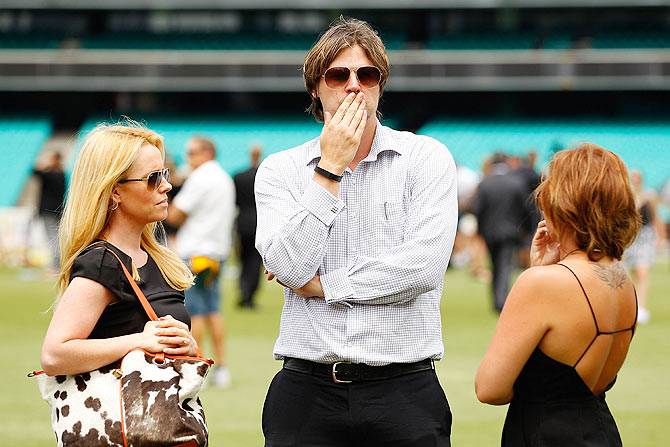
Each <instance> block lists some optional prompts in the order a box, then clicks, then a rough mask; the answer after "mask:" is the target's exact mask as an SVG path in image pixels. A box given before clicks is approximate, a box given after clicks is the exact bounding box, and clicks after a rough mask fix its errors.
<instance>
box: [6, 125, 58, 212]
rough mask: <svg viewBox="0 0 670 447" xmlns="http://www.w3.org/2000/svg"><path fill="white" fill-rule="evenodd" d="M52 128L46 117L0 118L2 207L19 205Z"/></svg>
mask: <svg viewBox="0 0 670 447" xmlns="http://www.w3.org/2000/svg"><path fill="white" fill-rule="evenodd" d="M51 131H52V127H51V120H50V119H49V118H46V117H31V118H27V117H0V191H2V194H1V195H0V207H7V206H15V205H16V202H17V200H18V198H19V196H20V195H21V191H22V190H23V187H24V185H25V183H26V180H28V177H30V175H31V173H32V170H33V165H34V162H35V158H36V157H37V155H38V154H39V152H40V150H41V149H42V146H43V145H44V143H46V141H47V139H48V138H49V136H50V135H51Z"/></svg>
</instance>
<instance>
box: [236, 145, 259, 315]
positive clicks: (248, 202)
mask: <svg viewBox="0 0 670 447" xmlns="http://www.w3.org/2000/svg"><path fill="white" fill-rule="evenodd" d="M250 154H251V167H250V168H249V169H247V170H246V171H243V172H240V173H239V174H237V175H235V177H234V178H233V181H234V182H235V193H236V195H235V204H236V205H237V208H238V211H239V213H238V215H237V235H238V236H239V239H240V262H241V264H242V272H241V273H240V301H239V303H238V305H239V306H240V307H249V308H253V307H254V293H255V292H256V289H257V288H258V277H259V276H260V270H261V263H262V261H261V255H259V254H258V251H257V250H256V247H255V242H254V240H255V238H256V200H255V198H254V181H255V179H256V171H258V162H259V161H260V159H261V147H260V145H258V144H254V145H253V146H252V147H251V150H250Z"/></svg>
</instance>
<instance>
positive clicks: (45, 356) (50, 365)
mask: <svg viewBox="0 0 670 447" xmlns="http://www.w3.org/2000/svg"><path fill="white" fill-rule="evenodd" d="M113 298H114V296H113V295H112V293H111V292H110V291H109V290H107V289H106V288H105V287H104V286H102V285H101V284H99V283H97V282H95V281H93V280H90V279H87V278H83V277H76V278H74V279H73V280H72V282H71V283H70V285H69V286H68V288H67V289H66V290H65V293H63V296H62V297H61V299H60V301H59V303H58V306H57V307H56V310H55V312H54V316H53V318H52V319H51V323H50V324H49V328H48V329H47V333H46V335H45V337H44V343H43V344H42V356H41V357H42V368H43V369H44V372H45V373H47V374H48V375H51V376H53V375H61V374H79V373H83V372H87V371H92V370H94V369H97V368H100V367H101V366H104V365H108V364H110V363H112V362H114V361H116V360H119V359H120V358H121V357H123V356H124V355H126V354H127V353H128V352H129V351H131V350H132V349H135V348H142V349H145V350H147V351H149V352H165V353H166V354H181V355H184V354H187V353H189V354H192V353H193V352H195V351H194V347H195V342H194V341H193V338H192V337H191V335H190V333H189V331H188V327H187V326H186V325H185V324H184V323H182V322H178V321H177V320H174V319H173V318H172V317H164V318H162V319H161V320H160V321H157V322H154V321H149V322H148V323H147V324H146V325H145V327H144V331H143V332H139V333H135V334H129V335H123V336H120V337H113V338H107V339H91V340H89V339H87V337H88V336H89V335H90V334H91V332H92V331H93V328H94V327H95V325H96V323H97V321H98V319H99V318H100V315H102V312H103V311H104V310H105V307H107V306H108V305H109V303H111V302H112V300H113ZM185 341H187V343H184V342H185Z"/></svg>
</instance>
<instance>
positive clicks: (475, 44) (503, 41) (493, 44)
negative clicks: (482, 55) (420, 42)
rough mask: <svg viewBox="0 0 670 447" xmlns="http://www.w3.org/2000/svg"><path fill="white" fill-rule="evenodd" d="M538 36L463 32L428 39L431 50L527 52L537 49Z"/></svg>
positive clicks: (512, 33) (525, 33)
mask: <svg viewBox="0 0 670 447" xmlns="http://www.w3.org/2000/svg"><path fill="white" fill-rule="evenodd" d="M537 39H538V36H537V34H536V33H530V32H513V31H511V32H503V31H499V32H498V31H485V32H463V33H454V34H444V35H436V36H433V37H431V38H429V39H428V41H427V42H426V49H429V50H527V49H532V48H534V47H535V45H536V42H537Z"/></svg>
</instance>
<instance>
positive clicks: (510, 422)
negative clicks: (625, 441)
mask: <svg viewBox="0 0 670 447" xmlns="http://www.w3.org/2000/svg"><path fill="white" fill-rule="evenodd" d="M560 265H563V266H564V267H565V268H567V269H568V270H570V272H572V274H573V275H574V276H575V278H577V281H578V282H579V285H580V287H581V288H582V291H583V292H584V296H585V297H586V301H587V302H588V304H589V308H590V309H591V314H592V315H593V322H594V323H595V327H596V335H595V336H594V337H593V339H592V340H591V343H589V345H588V347H587V348H586V349H585V350H584V352H583V353H582V355H581V356H580V357H579V360H577V363H575V364H574V365H573V366H570V365H566V364H565V363H561V362H559V361H557V360H554V359H552V358H551V357H549V356H547V355H546V354H544V353H543V352H542V351H541V350H540V349H539V348H536V349H535V351H534V352H533V353H532V354H531V356H530V358H529V359H528V361H527V362H526V365H525V366H524V367H523V369H522V370H521V373H520V374H519V377H518V378H517V380H516V382H515V383H514V398H513V399H512V402H511V403H510V406H509V409H508V411H507V418H506V419H505V426H504V428H503V434H502V445H503V446H504V447H523V446H533V447H563V446H569V447H578V446H580V447H581V446H584V447H618V446H621V445H622V444H621V437H620V436H619V431H618V430H617V426H616V423H615V422H614V418H613V417H612V413H610V410H609V408H608V407H607V403H606V402H605V392H603V393H602V394H600V395H598V396H595V395H594V394H593V393H592V392H591V390H590V389H589V387H587V386H586V384H585V383H584V381H583V380H582V378H581V377H580V376H579V374H577V371H576V369H575V367H576V366H577V364H578V363H579V361H580V360H581V359H582V358H583V357H584V355H585V354H586V352H587V351H588V350H589V348H590V347H591V345H592V344H593V342H594V341H595V340H596V338H598V337H599V336H601V335H608V334H615V333H619V332H625V331H631V332H634V330H635V324H633V325H632V326H631V327H629V328H626V329H621V330H618V331H613V332H605V331H601V330H600V328H599V327H598V321H597V320H596V316H595V313H594V312H593V307H592V306H591V302H590V301H589V297H588V296H587V295H586V291H585V290H584V287H583V286H582V283H581V281H579V278H578V277H577V275H576V274H575V273H574V272H573V271H572V269H570V268H569V267H568V266H566V265H564V264H560ZM635 299H636V301H637V296H636V297H635ZM636 320H637V315H636V316H635V321H636ZM615 380H616V379H615ZM613 385H614V381H612V383H610V384H609V385H608V386H607V389H606V390H605V391H608V390H609V389H610V388H612V386H613Z"/></svg>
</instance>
